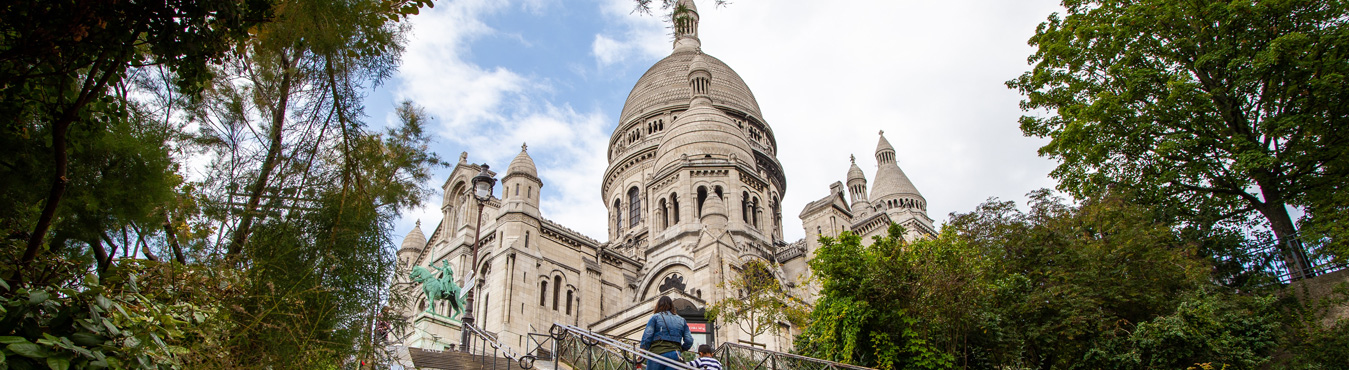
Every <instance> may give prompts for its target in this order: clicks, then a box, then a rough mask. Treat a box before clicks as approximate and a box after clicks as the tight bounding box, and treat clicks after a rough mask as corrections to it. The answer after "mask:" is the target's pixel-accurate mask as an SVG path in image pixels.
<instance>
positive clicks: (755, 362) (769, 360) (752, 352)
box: [716, 343, 874, 370]
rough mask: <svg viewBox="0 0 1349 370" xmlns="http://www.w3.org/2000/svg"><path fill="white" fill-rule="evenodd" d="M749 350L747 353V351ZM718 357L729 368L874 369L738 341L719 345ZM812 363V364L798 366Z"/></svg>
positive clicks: (766, 369) (771, 369)
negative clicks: (768, 348) (752, 345)
mask: <svg viewBox="0 0 1349 370" xmlns="http://www.w3.org/2000/svg"><path fill="white" fill-rule="evenodd" d="M746 352H747V353H746ZM716 357H717V359H718V360H720V361H721V363H722V364H723V365H724V366H726V368H727V369H765V370H782V369H797V368H807V369H849V370H874V369H871V368H868V367H862V366H857V365H849V364H845V363H842V362H834V361H829V360H821V359H818V358H814V357H806V356H802V355H795V354H791V353H786V352H778V351H772V350H767V349H763V348H758V347H750V346H746V345H743V344H737V343H722V344H721V346H718V347H717V353H716ZM801 364H810V365H812V366H798V365H801Z"/></svg>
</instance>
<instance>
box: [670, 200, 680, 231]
mask: <svg viewBox="0 0 1349 370" xmlns="http://www.w3.org/2000/svg"><path fill="white" fill-rule="evenodd" d="M670 210H672V211H673V215H672V216H674V217H671V219H673V221H674V223H676V224H678V223H679V195H678V194H675V193H670Z"/></svg>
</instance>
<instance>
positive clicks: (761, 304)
mask: <svg viewBox="0 0 1349 370" xmlns="http://www.w3.org/2000/svg"><path fill="white" fill-rule="evenodd" d="M773 270H774V268H773V267H770V266H769V265H768V264H767V263H766V262H764V261H760V260H751V261H749V262H746V263H745V264H744V265H743V266H741V267H740V274H739V276H737V277H736V278H734V279H731V280H729V281H727V282H725V283H723V284H722V285H721V289H723V290H724V291H726V292H737V293H738V295H736V296H727V297H726V298H724V299H722V300H720V301H717V302H713V303H712V305H710V306H708V308H707V317H709V318H713V319H714V320H716V321H718V322H722V323H726V324H735V325H736V326H737V327H739V328H740V330H741V331H743V332H745V334H749V338H750V341H751V342H753V341H755V338H757V337H758V336H759V335H762V334H764V333H767V332H769V331H773V332H774V333H776V332H777V330H778V329H779V325H778V324H779V323H791V324H793V325H800V324H801V323H803V322H804V320H805V316H806V315H807V314H808V312H807V307H808V306H807V305H806V303H805V302H804V301H802V300H801V299H800V298H797V297H795V296H793V295H791V294H790V293H788V292H787V289H786V288H785V287H783V286H782V283H781V282H779V281H778V279H777V278H776V277H775V276H774V275H773Z"/></svg>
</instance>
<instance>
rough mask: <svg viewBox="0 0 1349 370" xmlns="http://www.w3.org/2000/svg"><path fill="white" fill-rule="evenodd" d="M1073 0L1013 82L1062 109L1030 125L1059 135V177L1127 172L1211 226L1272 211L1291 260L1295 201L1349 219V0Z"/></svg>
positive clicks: (1087, 182) (1032, 100) (1075, 189)
mask: <svg viewBox="0 0 1349 370" xmlns="http://www.w3.org/2000/svg"><path fill="white" fill-rule="evenodd" d="M1063 5H1064V7H1066V8H1067V14H1066V15H1065V16H1059V15H1053V16H1050V18H1049V20H1048V21H1047V22H1045V23H1042V24H1041V25H1040V27H1039V28H1038V29H1037V31H1036V34H1035V36H1033V37H1032V38H1031V39H1030V44H1031V45H1034V46H1036V47H1038V49H1037V51H1036V53H1035V54H1034V55H1032V56H1031V58H1030V60H1031V62H1033V63H1035V66H1034V69H1033V70H1032V71H1030V72H1027V73H1025V74H1023V75H1022V76H1021V77H1019V78H1017V79H1015V80H1012V81H1008V83H1007V85H1008V86H1009V87H1012V88H1015V89H1017V90H1019V91H1021V92H1022V93H1023V94H1026V97H1027V99H1026V100H1025V101H1024V102H1023V103H1022V105H1021V106H1022V108H1023V109H1025V110H1028V111H1032V112H1042V111H1048V112H1050V113H1052V114H1050V115H1046V116H1040V115H1028V116H1025V117H1022V119H1021V128H1022V131H1023V132H1024V133H1025V134H1026V135H1028V136H1036V137H1046V138H1049V139H1050V142H1049V143H1048V144H1047V145H1045V146H1044V147H1043V148H1041V149H1040V154H1041V155H1045V156H1049V157H1051V158H1055V159H1058V160H1060V161H1061V164H1060V165H1059V166H1058V168H1056V169H1055V170H1054V171H1053V173H1052V175H1053V176H1054V177H1055V178H1056V179H1059V180H1060V184H1059V188H1060V189H1062V190H1064V191H1067V192H1069V193H1071V194H1072V195H1073V196H1075V197H1076V198H1079V199H1086V198H1089V197H1094V196H1099V195H1101V194H1104V193H1105V192H1107V189H1108V187H1110V186H1116V185H1118V186H1119V187H1120V188H1126V189H1131V190H1132V191H1133V192H1134V194H1133V195H1134V196H1135V197H1136V198H1137V200H1138V201H1140V202H1147V203H1149V204H1154V205H1156V206H1157V207H1156V209H1157V210H1159V211H1160V212H1163V213H1165V214H1167V215H1169V216H1170V217H1173V218H1175V219H1176V220H1178V221H1182V222H1187V223H1193V224H1195V225H1199V226H1200V227H1207V225H1212V224H1213V223H1215V222H1228V223H1235V225H1229V226H1228V227H1234V228H1237V229H1242V228H1245V227H1246V226H1248V224H1247V223H1249V222H1250V220H1251V218H1252V217H1253V216H1254V215H1257V214H1258V215H1259V217H1260V218H1261V219H1263V222H1264V223H1265V224H1266V225H1267V226H1268V227H1269V228H1270V229H1271V230H1272V231H1273V232H1274V233H1275V234H1276V236H1277V237H1278V239H1279V241H1280V243H1281V244H1280V245H1282V246H1284V253H1285V254H1286V255H1287V256H1286V257H1285V258H1293V254H1295V253H1300V252H1301V249H1302V248H1301V247H1300V246H1298V245H1297V243H1298V242H1297V240H1298V239H1296V238H1297V237H1298V233H1297V229H1296V227H1295V224H1294V220H1293V219H1292V218H1291V217H1290V215H1289V214H1288V212H1287V208H1286V207H1287V206H1303V207H1307V208H1306V209H1307V210H1308V211H1309V213H1308V215H1310V216H1311V217H1310V218H1307V219H1304V220H1303V221H1304V222H1308V223H1312V224H1322V225H1324V226H1325V227H1327V228H1329V229H1334V228H1335V227H1333V226H1329V225H1325V223H1333V222H1335V220H1337V219H1342V218H1338V216H1332V215H1330V214H1329V213H1333V212H1336V210H1343V209H1344V204H1345V203H1344V201H1343V199H1334V200H1332V199H1330V198H1327V197H1328V196H1330V195H1331V194H1335V193H1342V191H1340V190H1336V189H1343V188H1344V187H1345V186H1346V185H1349V184H1346V182H1345V181H1349V180H1346V179H1349V176H1346V174H1349V173H1347V172H1345V171H1346V170H1349V167H1346V166H1344V165H1343V162H1344V159H1343V158H1346V157H1349V145H1346V144H1349V133H1347V132H1346V131H1345V130H1343V127H1344V125H1345V123H1346V121H1345V118H1346V117H1349V92H1346V90H1345V89H1344V88H1343V86H1344V84H1345V78H1346V76H1349V64H1345V63H1344V60H1346V59H1349V54H1347V53H1349V24H1346V23H1347V21H1346V19H1349V18H1347V17H1346V15H1349V2H1345V1H1342V0H1330V1H1326V0H1269V1H1256V0H1239V1H1222V2H1203V1H1176V0H1147V1H1123V0H1066V1H1064V2H1063ZM1341 198H1342V197H1341ZM1339 214H1341V215H1342V214H1343V213H1339ZM1307 226H1312V225H1307ZM1340 235H1342V234H1341V233H1337V232H1330V233H1323V234H1321V235H1319V236H1320V237H1323V238H1338V237H1340ZM1311 242H1312V244H1318V243H1321V242H1322V241H1317V240H1312V241H1311ZM1284 243H1287V244H1284ZM1294 270H1295V271H1293V272H1294V273H1299V271H1296V270H1297V269H1296V268H1295V269H1294Z"/></svg>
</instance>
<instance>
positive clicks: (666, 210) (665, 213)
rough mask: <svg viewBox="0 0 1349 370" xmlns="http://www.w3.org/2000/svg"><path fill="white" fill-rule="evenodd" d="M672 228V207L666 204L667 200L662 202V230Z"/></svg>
mask: <svg viewBox="0 0 1349 370" xmlns="http://www.w3.org/2000/svg"><path fill="white" fill-rule="evenodd" d="M667 227H670V207H669V206H667V205H666V204H665V199H661V200H660V228H661V229H664V228H667Z"/></svg>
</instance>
